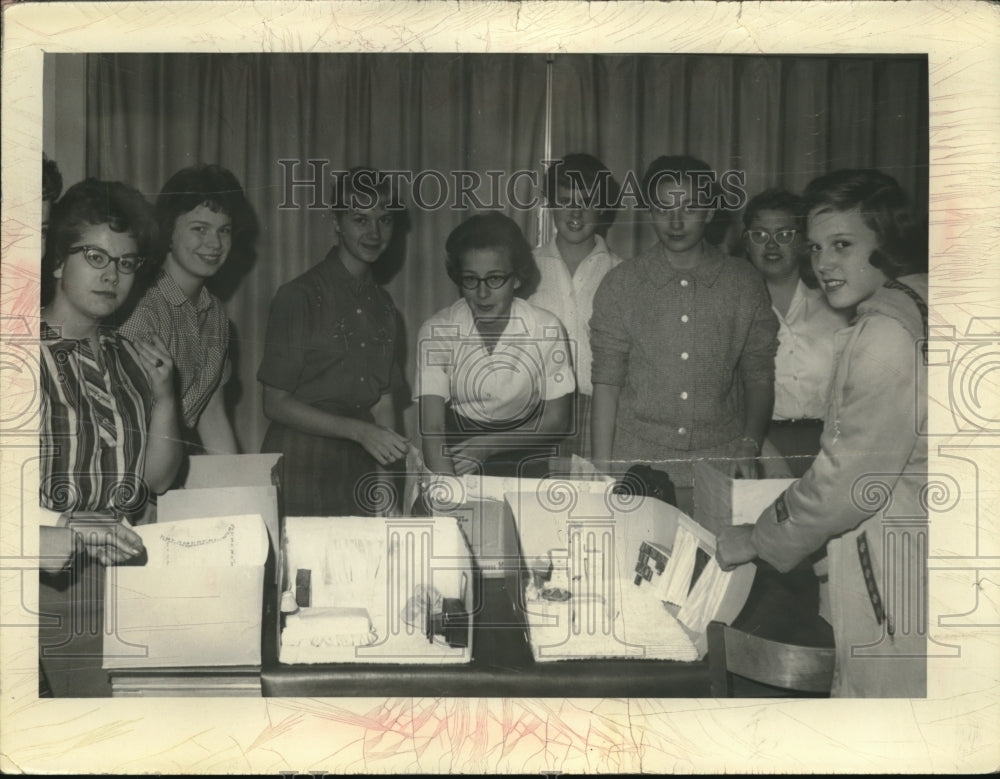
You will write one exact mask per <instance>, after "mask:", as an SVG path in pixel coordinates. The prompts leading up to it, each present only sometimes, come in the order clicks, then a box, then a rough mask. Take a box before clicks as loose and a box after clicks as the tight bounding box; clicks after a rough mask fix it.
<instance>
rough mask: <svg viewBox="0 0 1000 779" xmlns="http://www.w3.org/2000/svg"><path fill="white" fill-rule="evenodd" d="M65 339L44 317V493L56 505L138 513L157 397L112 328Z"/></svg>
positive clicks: (127, 346) (128, 346)
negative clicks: (94, 337)
mask: <svg viewBox="0 0 1000 779" xmlns="http://www.w3.org/2000/svg"><path fill="white" fill-rule="evenodd" d="M98 342H99V349H98V352H97V354H94V352H93V349H92V347H91V341H90V340H89V339H84V340H81V341H74V340H70V339H64V338H60V337H59V334H58V333H57V332H56V331H55V330H53V329H52V328H51V327H49V326H48V325H47V324H46V323H44V322H42V325H41V343H40V345H39V347H40V348H39V351H40V352H41V391H42V398H41V422H40V426H39V429H40V439H41V440H40V452H39V454H40V458H41V463H40V466H39V473H40V485H39V499H40V504H41V506H42V507H43V508H46V509H49V510H51V511H58V512H64V511H115V512H122V513H126V514H133V513H139V512H141V510H142V509H143V507H144V506H145V504H146V500H147V498H148V497H149V493H148V490H147V488H146V486H145V483H144V482H143V479H142V477H143V468H144V466H145V460H146V446H147V438H148V435H149V422H150V417H151V415H152V408H153V400H152V394H151V392H150V388H149V383H148V381H147V379H146V374H145V371H144V370H143V368H142V365H141V363H140V362H139V355H138V354H137V353H136V351H135V348H134V347H133V346H132V345H131V344H130V343H129V342H128V341H126V340H125V339H123V338H121V337H120V336H119V335H117V334H116V333H115V332H114V331H112V330H107V329H103V328H102V330H101V332H100V334H99V336H98Z"/></svg>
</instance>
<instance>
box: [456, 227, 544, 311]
mask: <svg viewBox="0 0 1000 779" xmlns="http://www.w3.org/2000/svg"><path fill="white" fill-rule="evenodd" d="M476 249H497V250H501V251H505V252H507V256H508V257H509V258H510V265H511V268H512V269H513V271H514V275H515V276H516V277H517V278H518V279H519V280H520V282H521V286H520V287H518V289H517V292H516V293H515V294H516V295H517V296H518V297H522V298H527V297H529V296H530V295H531V293H532V292H534V291H535V289H536V288H537V287H538V282H539V281H540V280H541V273H540V272H539V270H538V266H537V265H536V264H535V258H534V256H533V255H532V253H531V246H530V245H529V244H528V242H527V241H526V240H525V238H524V233H522V232H521V228H520V227H518V226H517V223H516V222H515V221H514V220H513V219H511V218H510V217H508V216H504V215H503V214H501V213H500V212H499V211H492V212H490V213H488V214H476V215H475V216H470V217H469V218H468V219H466V220H465V221H464V222H462V223H461V224H460V225H459V226H458V227H456V228H455V229H454V230H452V231H451V234H450V235H449V236H448V240H447V241H446V242H445V252H446V254H447V259H446V260H445V269H446V270H447V271H448V278H450V279H451V280H452V281H454V282H455V283H456V284H459V283H460V281H461V276H462V260H463V259H464V257H465V255H466V254H467V253H468V252H470V251H475V250H476Z"/></svg>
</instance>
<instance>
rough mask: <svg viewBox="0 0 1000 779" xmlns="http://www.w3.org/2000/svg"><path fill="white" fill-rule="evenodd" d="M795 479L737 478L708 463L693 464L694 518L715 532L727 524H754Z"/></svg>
mask: <svg viewBox="0 0 1000 779" xmlns="http://www.w3.org/2000/svg"><path fill="white" fill-rule="evenodd" d="M794 483H795V479H734V478H732V477H731V476H727V475H726V474H724V473H722V471H720V470H718V469H716V468H714V467H713V466H711V465H709V464H707V463H695V464H694V518H695V521H696V522H698V524H700V525H701V526H702V527H704V528H706V529H707V530H709V531H710V532H711V533H712V534H713V535H718V534H719V531H720V530H721V529H722V528H723V527H725V526H726V525H744V524H746V525H753V524H754V523H756V522H757V517H759V516H760V514H761V512H762V511H763V510H764V509H766V508H767V507H768V506H770V505H771V503H772V502H773V501H774V499H775V498H777V497H778V495H780V494H781V493H782V492H784V491H785V490H786V489H788V487H789V486H790V485H792V484H794Z"/></svg>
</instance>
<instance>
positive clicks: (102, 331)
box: [38, 320, 121, 354]
mask: <svg viewBox="0 0 1000 779" xmlns="http://www.w3.org/2000/svg"><path fill="white" fill-rule="evenodd" d="M38 338H39V340H40V341H43V342H45V344H46V345H47V346H48V347H49V349H51V350H52V351H53V353H56V352H63V353H66V354H68V353H70V352H72V351H74V350H75V349H76V348H77V347H78V346H79V345H80V343H81V342H82V341H85V340H87V339H85V338H82V339H76V338H63V337H62V335H60V334H59V331H58V330H56V329H55V328H54V327H52V326H51V325H50V324H49V323H48V322H45V321H44V320H43V321H42V322H41V323H40V326H39V329H38ZM97 339H98V343H99V344H100V345H101V346H102V347H111V348H113V349H119V348H121V344H120V343H119V341H118V334H117V333H116V332H115V330H114V328H112V327H106V326H104V325H101V326H99V327H98V328H97Z"/></svg>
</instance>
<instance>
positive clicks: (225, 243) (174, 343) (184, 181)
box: [120, 165, 253, 454]
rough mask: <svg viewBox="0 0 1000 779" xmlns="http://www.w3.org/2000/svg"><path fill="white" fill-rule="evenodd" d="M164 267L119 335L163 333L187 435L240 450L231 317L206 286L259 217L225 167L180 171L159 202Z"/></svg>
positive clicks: (213, 449)
mask: <svg viewBox="0 0 1000 779" xmlns="http://www.w3.org/2000/svg"><path fill="white" fill-rule="evenodd" d="M156 215H157V219H158V220H159V227H160V242H161V246H160V247H158V251H159V254H160V256H161V257H163V269H162V271H161V272H160V273H159V274H158V275H157V277H156V280H155V282H154V283H153V285H152V286H151V287H150V288H149V289H148V290H147V291H146V293H145V295H144V296H143V297H142V299H141V300H140V301H139V303H138V305H136V307H135V310H134V311H132V313H131V315H130V316H129V317H128V319H127V320H126V322H125V323H124V324H123V325H122V326H121V328H120V332H121V334H122V335H124V336H125V337H126V338H129V339H131V340H141V339H143V338H145V337H146V336H147V335H149V334H151V333H155V334H157V335H159V336H160V337H161V338H162V339H163V340H164V342H165V343H166V344H167V349H169V350H170V354H171V356H172V357H173V360H174V365H175V366H176V367H177V377H178V380H179V381H178V385H179V386H178V389H179V394H180V401H181V415H182V420H183V423H184V429H185V430H184V432H185V433H186V434H187V435H188V436H189V437H191V438H193V439H195V438H196V439H197V441H198V443H199V444H200V446H201V448H203V449H204V450H205V451H206V452H208V453H210V454H236V453H237V452H238V451H239V446H238V445H237V442H236V434H235V433H234V432H233V427H232V424H231V423H230V421H229V417H228V415H227V413H226V403H225V387H226V383H227V382H228V380H229V376H230V373H231V371H232V368H231V365H230V361H229V318H228V317H227V316H226V312H225V310H224V309H223V307H222V302H221V301H220V300H219V299H218V298H217V297H216V296H215V295H214V294H212V293H211V292H209V291H208V289H207V288H206V284H207V283H208V282H209V281H210V280H211V279H213V278H214V277H215V276H216V274H218V273H219V271H220V270H221V269H222V267H223V266H224V265H225V264H226V261H227V260H228V259H229V256H230V254H231V252H232V249H233V248H234V246H235V247H236V248H237V254H241V255H242V253H243V252H242V251H241V249H242V248H244V247H243V246H242V245H241V244H245V242H246V239H247V238H248V237H249V236H250V235H251V234H252V231H253V214H252V212H251V209H250V205H249V203H247V201H246V198H245V197H244V195H243V188H242V187H241V186H240V183H239V181H237V179H236V177H235V176H234V175H233V174H232V173H231V172H230V171H229V170H227V169H226V168H223V167H221V166H219V165H199V166H195V167H190V168H184V169H183V170H180V171H178V172H177V173H175V174H174V175H173V176H171V177H170V179H169V180H168V181H167V183H166V184H165V185H164V186H163V189H162V190H161V191H160V195H159V197H158V198H157V199H156Z"/></svg>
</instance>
